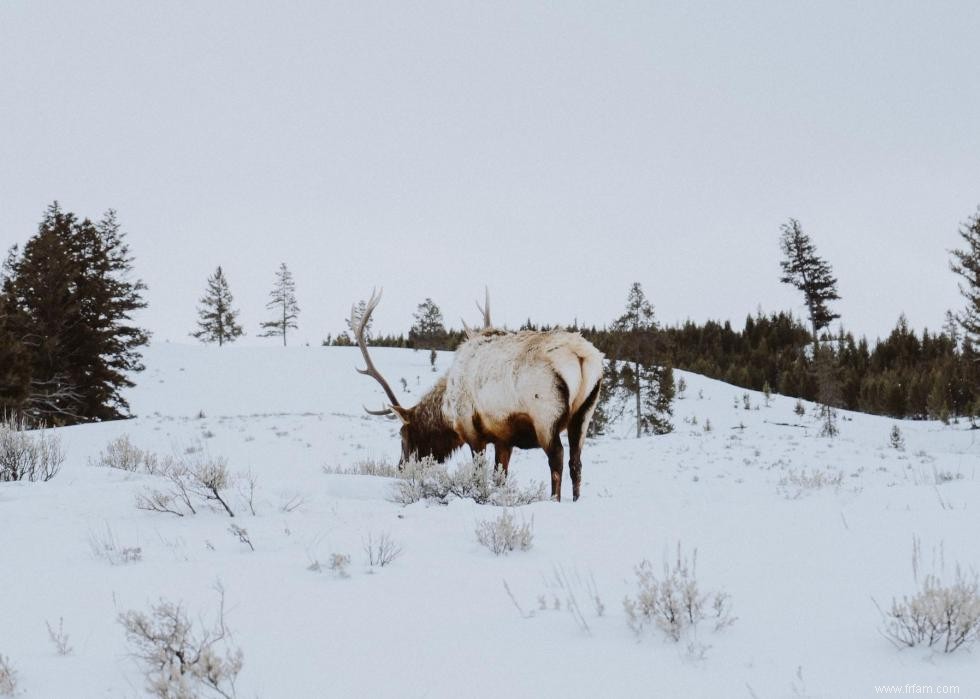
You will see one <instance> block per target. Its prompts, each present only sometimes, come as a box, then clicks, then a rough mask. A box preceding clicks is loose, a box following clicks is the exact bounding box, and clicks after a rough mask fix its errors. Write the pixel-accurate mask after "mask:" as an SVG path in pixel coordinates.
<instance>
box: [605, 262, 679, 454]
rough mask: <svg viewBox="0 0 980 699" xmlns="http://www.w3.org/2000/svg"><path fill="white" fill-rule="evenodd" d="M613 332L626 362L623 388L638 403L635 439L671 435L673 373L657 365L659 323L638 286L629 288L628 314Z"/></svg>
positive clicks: (621, 373)
mask: <svg viewBox="0 0 980 699" xmlns="http://www.w3.org/2000/svg"><path fill="white" fill-rule="evenodd" d="M613 331H614V332H615V333H616V336H617V343H618V348H617V353H618V354H619V356H620V357H621V358H622V359H623V360H624V361H625V362H626V366H624V367H623V369H622V370H621V371H620V372H619V381H620V386H621V387H622V388H623V389H625V390H626V391H628V392H629V393H631V394H632V395H633V397H634V399H635V403H636V436H637V437H639V436H640V435H642V434H644V433H649V432H653V433H654V434H664V433H665V432H669V431H670V430H671V429H672V427H671V425H670V421H669V418H670V415H671V412H672V410H671V408H670V404H671V401H672V400H673V397H674V378H673V372H672V370H671V369H670V367H669V366H660V365H657V364H656V362H655V356H654V355H655V344H656V339H657V338H656V332H657V321H656V319H655V318H654V312H653V306H651V305H650V302H649V301H647V298H646V295H645V294H644V293H643V287H642V286H640V284H639V282H635V283H634V284H633V286H632V287H631V288H630V292H629V296H628V297H627V301H626V312H625V313H624V314H623V315H621V316H620V317H619V318H617V319H616V322H615V323H614V324H613ZM668 384H669V385H668Z"/></svg>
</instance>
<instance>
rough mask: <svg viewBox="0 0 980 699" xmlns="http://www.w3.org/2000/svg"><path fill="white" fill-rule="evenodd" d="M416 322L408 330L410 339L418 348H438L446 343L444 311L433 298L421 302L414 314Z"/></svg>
mask: <svg viewBox="0 0 980 699" xmlns="http://www.w3.org/2000/svg"><path fill="white" fill-rule="evenodd" d="M413 317H414V318H415V323H414V324H413V325H412V328H411V330H409V331H408V340H409V342H411V343H412V346H413V347H415V348H417V349H437V348H441V347H443V346H444V345H445V343H446V335H447V333H446V326H445V324H444V323H443V319H442V311H441V310H440V309H439V306H437V305H436V302H435V301H433V300H432V299H431V298H426V299H425V301H423V302H422V303H420V304H419V306H418V309H416V311H415V313H414V314H413Z"/></svg>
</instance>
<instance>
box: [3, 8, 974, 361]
mask: <svg viewBox="0 0 980 699" xmlns="http://www.w3.org/2000/svg"><path fill="white" fill-rule="evenodd" d="M978 36H980V4H978V3H975V2H961V3H956V2H929V3H926V2H861V3H855V2H850V1H848V2H839V3H837V2H826V1H824V2H809V3H797V2H784V1H779V2H739V3H734V2H718V3H694V2H687V1H685V2H673V3H660V2H643V3H639V2H638V3H629V2H622V3H620V2H610V1H608V0H603V1H601V2H598V1H597V2H591V3H580V2H571V1H562V2H551V3H540V4H539V3H531V2H519V3H510V2H500V1H494V2H460V1H459V0H452V1H450V2H444V3H433V2H422V3H414V2H413V3H408V2H385V3H375V2H365V1H364V0H357V1H356V2H348V3H331V2H308V3H306V2H303V3H300V2H267V3H251V2H242V1H241V0H235V1H234V2H198V1H195V2H184V3H169V2H168V3H161V2H133V1H132V0H127V1H125V2H74V1H72V2H38V1H33V0H32V1H27V0H24V1H21V2H17V1H12V0H7V1H6V2H3V3H2V4H0V247H2V248H3V249H4V250H5V249H6V248H7V247H8V246H9V245H11V244H13V243H23V241H25V240H26V239H27V238H28V237H29V236H30V235H31V234H32V233H33V232H34V231H35V230H36V226H37V223H38V221H39V220H40V218H41V215H42V213H43V211H44V209H45V207H46V206H47V204H48V203H49V202H51V201H52V200H54V199H58V200H59V201H60V202H61V203H62V205H63V207H64V208H66V209H68V210H71V211H74V212H76V213H78V214H80V215H84V216H89V217H93V218H95V217H98V216H100V215H101V214H102V212H103V211H104V210H105V209H107V208H109V207H112V208H115V209H116V210H117V211H118V213H119V218H120V220H121V222H122V224H123V226H124V228H125V229H126V230H127V231H128V232H129V241H130V244H131V247H132V251H133V253H134V254H135V256H136V271H137V274H138V275H139V276H140V277H142V278H143V279H144V280H145V281H146V283H147V284H148V286H149V291H148V292H147V300H148V301H149V304H150V306H149V309H148V310H147V311H146V312H145V314H144V315H143V316H142V318H141V319H142V321H143V322H144V323H145V324H146V325H147V326H148V327H149V328H150V329H151V330H152V331H153V332H154V335H155V339H156V340H170V341H177V342H191V341H192V340H191V339H190V338H188V336H187V334H188V333H189V332H190V331H191V330H192V329H193V328H194V324H195V306H196V304H197V301H198V298H199V297H200V295H201V293H202V292H203V290H204V286H205V282H206V279H207V277H208V275H209V274H210V273H211V272H212V271H213V270H214V268H215V267H216V266H217V265H219V264H220V265H222V266H223V267H224V269H225V272H226V274H227V276H228V279H229V281H230V283H231V288H232V291H233V293H234V294H235V298H236V301H237V302H238V305H239V306H240V308H241V320H242V321H243V323H244V325H245V327H246V330H247V331H248V333H249V337H248V338H246V340H247V341H250V342H268V343H273V342H274V340H257V339H256V338H255V335H257V331H258V325H259V323H260V321H262V320H264V319H265V316H266V312H265V310H264V304H265V302H266V300H267V296H268V292H269V290H270V288H271V286H272V283H273V280H274V275H275V271H276V268H277V266H278V264H279V263H280V262H286V264H287V265H288V266H289V267H290V268H291V269H292V270H293V272H294V274H295V277H296V284H297V288H298V296H299V303H300V306H301V308H302V313H301V316H300V330H299V333H298V339H301V340H303V341H309V342H311V343H316V342H319V341H320V339H322V338H323V337H324V336H325V335H326V334H327V333H328V332H332V333H335V334H336V333H337V332H338V331H340V330H342V329H343V327H344V324H343V319H344V317H345V316H346V314H347V312H348V310H349V308H350V304H351V302H352V301H354V300H356V299H358V298H361V297H365V296H366V295H367V294H368V293H370V290H371V287H372V286H374V285H383V286H384V287H385V300H384V302H383V303H382V305H381V306H380V307H379V309H378V311H377V313H376V318H377V319H376V327H377V328H378V329H381V330H385V331H402V330H407V328H408V327H409V325H410V324H411V314H412V312H413V311H414V310H415V307H416V305H417V304H418V303H419V302H420V301H422V300H423V299H424V298H425V297H426V296H431V297H432V298H433V299H435V300H436V302H437V303H438V304H440V305H441V307H442V309H443V311H444V312H445V314H446V317H447V320H448V321H450V322H451V323H452V324H454V325H458V323H459V321H458V319H459V317H460V316H461V315H464V316H466V318H467V320H468V321H474V322H475V321H476V320H477V319H478V315H477V311H476V309H475V308H474V305H473V300H474V299H476V298H479V297H480V296H481V295H482V292H483V286H484V284H487V285H489V287H490V292H491V296H492V304H493V312H494V320H495V321H497V322H498V323H506V324H509V325H512V326H515V325H519V324H520V322H521V321H522V320H523V319H525V318H527V317H531V318H533V319H535V320H537V321H539V322H571V321H572V320H574V319H576V318H577V319H578V320H579V321H580V322H584V323H596V324H602V323H605V322H608V321H610V320H611V319H613V318H614V317H615V316H616V315H617V314H618V313H619V312H620V310H621V308H622V306H623V304H624V302H625V299H626V294H627V291H628V289H629V285H630V284H631V283H632V282H633V281H639V282H641V283H642V284H643V287H644V289H645V290H646V292H647V294H648V296H649V297H650V299H651V301H652V302H653V303H654V305H655V307H656V310H657V315H658V318H659V319H660V320H661V321H662V322H666V323H672V322H676V321H680V320H683V319H685V318H691V319H694V320H697V321H703V320H706V319H708V318H718V319H732V320H734V321H735V322H736V324H737V325H741V323H742V322H743V320H744V317H745V315H746V314H747V313H749V312H754V311H755V310H756V309H757V308H758V307H760V306H761V308H762V309H764V310H765V311H772V310H779V309H788V308H792V309H793V310H794V311H796V312H797V313H800V314H802V313H803V309H802V303H801V299H800V297H799V295H798V294H797V293H796V292H795V291H794V290H792V289H790V288H789V287H786V286H784V285H781V284H779V282H778V276H779V267H778V259H779V250H778V238H779V226H780V224H781V223H783V222H785V221H786V220H787V219H788V218H789V217H791V216H792V217H795V218H798V219H799V220H800V221H801V223H802V225H803V227H804V230H805V231H807V232H808V233H810V234H811V235H812V236H813V238H814V240H815V241H816V243H817V248H818V251H819V252H820V254H822V255H823V256H824V257H825V258H827V260H828V261H829V262H830V263H831V264H832V265H833V268H834V270H835V272H836V273H837V275H838V278H839V288H840V293H841V295H842V296H843V300H842V301H840V302H839V303H838V304H836V306H835V308H836V309H837V311H838V312H840V313H841V314H842V316H843V321H844V323H845V325H846V326H847V327H848V328H849V329H852V330H854V331H856V332H858V333H865V334H868V335H869V336H871V337H874V336H877V335H883V334H886V333H887V332H888V331H889V330H890V328H892V327H893V326H894V323H895V320H896V318H897V317H898V315H899V314H900V313H902V312H905V313H906V315H907V316H908V318H909V320H910V321H911V323H912V324H913V325H914V326H915V327H917V328H920V329H921V327H922V326H926V325H927V326H929V327H931V328H936V327H938V326H940V325H941V323H942V318H943V314H944V312H945V310H946V309H947V308H954V309H956V308H960V307H962V302H961V298H960V297H959V296H958V294H957V291H956V282H955V279H954V277H953V275H952V274H951V273H950V272H949V270H948V259H949V255H948V253H947V251H948V249H950V248H952V247H955V246H956V245H957V243H958V242H959V239H958V236H957V229H958V227H959V225H960V224H961V223H962V222H963V221H964V220H965V219H966V218H967V217H969V216H971V215H972V214H973V213H974V212H975V211H976V209H977V205H978V204H980V90H978V86H980V41H978V40H977V37H978Z"/></svg>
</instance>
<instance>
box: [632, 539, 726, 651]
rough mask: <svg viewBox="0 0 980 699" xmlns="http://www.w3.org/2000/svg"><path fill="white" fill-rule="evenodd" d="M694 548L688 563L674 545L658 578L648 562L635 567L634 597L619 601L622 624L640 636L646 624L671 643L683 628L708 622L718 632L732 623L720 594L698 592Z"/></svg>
mask: <svg viewBox="0 0 980 699" xmlns="http://www.w3.org/2000/svg"><path fill="white" fill-rule="evenodd" d="M696 569H697V549H695V550H694V554H693V555H692V558H691V560H690V561H689V560H688V559H687V558H686V557H685V556H683V555H682V553H681V547H680V545H679V544H678V546H677V557H676V559H675V561H674V563H673V565H671V564H670V563H668V562H665V563H664V565H663V572H662V575H661V576H660V577H658V576H657V575H656V573H655V572H654V569H653V565H652V564H651V563H650V561H646V560H644V561H642V562H641V563H640V564H639V565H638V566H637V567H636V598H635V599H634V598H632V597H630V596H629V595H627V596H626V598H625V599H624V600H623V608H624V609H625V611H626V623H627V624H628V625H629V627H630V628H631V629H632V630H633V632H634V633H636V634H637V635H640V634H642V633H643V631H644V629H645V628H646V627H647V626H649V625H651V624H652V625H654V626H656V627H657V628H658V629H660V630H661V631H662V632H663V633H664V634H665V635H666V636H667V637H668V638H670V639H671V640H673V641H680V640H681V638H682V636H684V634H685V631H686V630H687V629H692V628H695V627H697V625H698V624H699V623H700V622H702V621H704V620H706V619H707V620H709V621H712V622H713V624H714V629H715V630H716V631H719V630H721V629H723V628H725V627H727V626H731V625H732V624H734V623H735V619H736V618H735V617H733V616H732V615H731V599H730V598H729V596H728V595H727V594H726V593H724V592H711V591H706V592H705V591H702V590H701V588H700V585H699V583H698V579H697V570H696Z"/></svg>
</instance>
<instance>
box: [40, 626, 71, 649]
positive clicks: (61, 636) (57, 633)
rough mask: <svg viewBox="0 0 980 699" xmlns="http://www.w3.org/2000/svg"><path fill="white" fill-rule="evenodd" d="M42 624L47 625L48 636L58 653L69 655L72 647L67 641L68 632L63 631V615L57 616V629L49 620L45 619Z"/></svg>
mask: <svg viewBox="0 0 980 699" xmlns="http://www.w3.org/2000/svg"><path fill="white" fill-rule="evenodd" d="M44 625H45V626H47V627H48V638H49V639H51V642H52V643H53V644H54V647H55V649H57V651H58V655H71V653H72V651H73V650H74V649H73V648H72V647H71V645H70V644H69V643H68V634H67V633H65V619H64V617H59V618H58V628H57V629H55V628H54V627H53V626H51V624H50V622H48V621H45V622H44Z"/></svg>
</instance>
